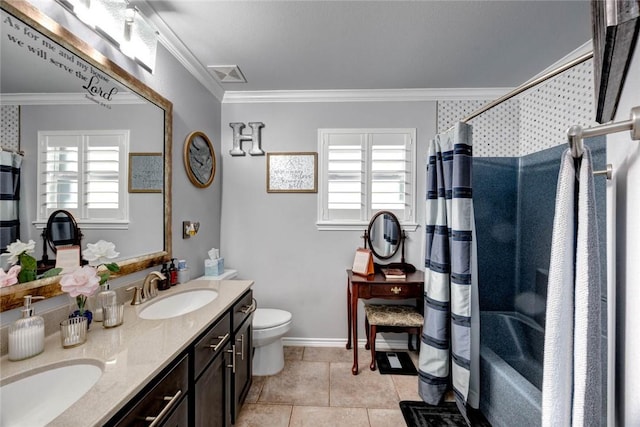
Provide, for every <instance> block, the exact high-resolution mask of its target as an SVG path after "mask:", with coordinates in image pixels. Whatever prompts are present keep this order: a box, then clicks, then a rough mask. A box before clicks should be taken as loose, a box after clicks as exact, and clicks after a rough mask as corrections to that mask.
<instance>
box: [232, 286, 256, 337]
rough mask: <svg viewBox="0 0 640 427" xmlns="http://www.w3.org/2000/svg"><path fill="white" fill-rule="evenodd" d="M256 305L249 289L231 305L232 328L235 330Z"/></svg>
mask: <svg viewBox="0 0 640 427" xmlns="http://www.w3.org/2000/svg"><path fill="white" fill-rule="evenodd" d="M255 308H256V306H255V305H253V291H252V290H251V289H250V290H248V291H247V293H246V294H244V295H243V296H242V298H240V299H239V300H238V302H237V303H235V304H234V305H233V330H234V331H237V330H238V328H239V327H240V325H242V322H244V321H245V319H246V318H248V317H249V316H251V315H252V314H253V312H254V311H255Z"/></svg>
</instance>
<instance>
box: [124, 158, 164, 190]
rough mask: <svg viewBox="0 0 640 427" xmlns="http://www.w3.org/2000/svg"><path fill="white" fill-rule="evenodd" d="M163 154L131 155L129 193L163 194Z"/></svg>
mask: <svg viewBox="0 0 640 427" xmlns="http://www.w3.org/2000/svg"><path fill="white" fill-rule="evenodd" d="M163 186H164V158H163V156H162V153H129V193H162V189H163Z"/></svg>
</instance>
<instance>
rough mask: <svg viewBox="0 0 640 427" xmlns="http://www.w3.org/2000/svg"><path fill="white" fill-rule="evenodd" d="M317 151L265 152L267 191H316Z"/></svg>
mask: <svg viewBox="0 0 640 427" xmlns="http://www.w3.org/2000/svg"><path fill="white" fill-rule="evenodd" d="M317 192H318V153H315V152H294V153H267V193H317Z"/></svg>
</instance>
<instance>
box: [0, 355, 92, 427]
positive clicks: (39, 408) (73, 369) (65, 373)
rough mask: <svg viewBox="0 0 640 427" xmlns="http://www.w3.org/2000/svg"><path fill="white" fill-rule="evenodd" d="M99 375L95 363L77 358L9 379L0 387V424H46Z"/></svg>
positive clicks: (84, 390)
mask: <svg viewBox="0 0 640 427" xmlns="http://www.w3.org/2000/svg"><path fill="white" fill-rule="evenodd" d="M101 376H102V368H101V367H100V366H98V364H97V363H93V362H91V361H80V362H76V363H73V362H72V363H70V364H68V365H60V366H57V367H52V368H50V369H45V370H43V371H41V372H37V373H31V374H30V373H27V374H26V375H24V376H21V377H20V378H19V379H17V380H15V381H13V380H12V379H9V380H8V381H7V382H8V384H5V385H3V386H2V387H0V408H2V411H0V414H1V415H0V425H2V426H7V427H9V426H40V425H46V424H48V423H50V422H51V421H52V420H53V419H54V418H56V417H57V416H58V415H60V414H62V413H63V412H64V411H65V410H66V409H67V408H68V407H70V406H71V405H73V404H74V403H75V402H76V401H77V400H79V399H80V398H82V396H84V394H85V393H86V392H87V391H89V389H90V388H91V387H93V385H94V384H95V383H96V382H98V380H99V379H100V377H101Z"/></svg>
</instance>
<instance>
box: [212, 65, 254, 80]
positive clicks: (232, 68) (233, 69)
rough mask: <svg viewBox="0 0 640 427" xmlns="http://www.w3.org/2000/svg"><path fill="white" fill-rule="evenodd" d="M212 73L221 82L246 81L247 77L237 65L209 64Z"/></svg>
mask: <svg viewBox="0 0 640 427" xmlns="http://www.w3.org/2000/svg"><path fill="white" fill-rule="evenodd" d="M207 68H208V69H209V71H210V72H211V74H213V75H214V77H215V78H216V79H218V81H219V82H220V83H246V82H247V79H246V78H245V77H244V74H242V71H240V67H238V66H237V65H209V66H207Z"/></svg>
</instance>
